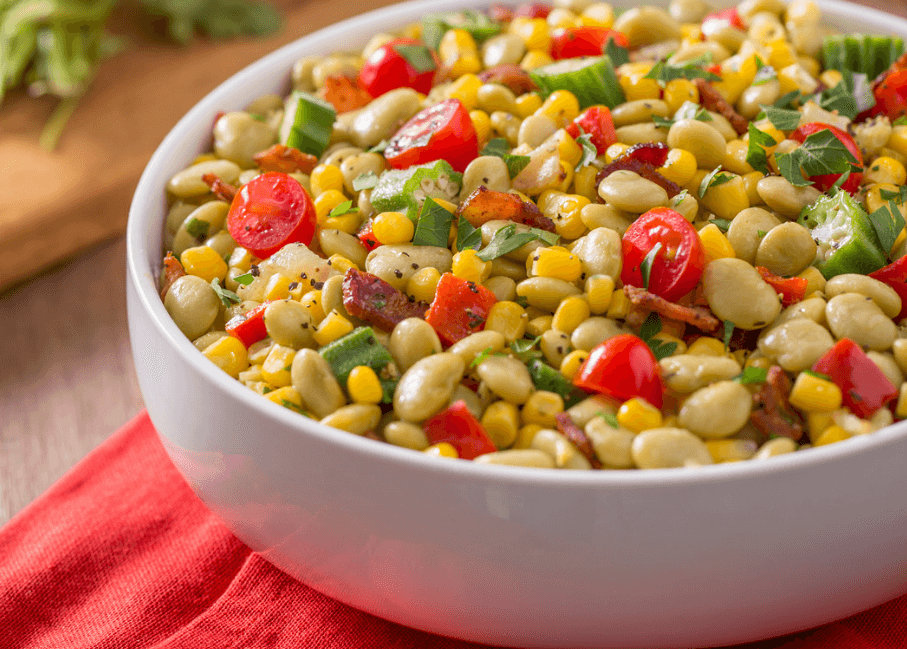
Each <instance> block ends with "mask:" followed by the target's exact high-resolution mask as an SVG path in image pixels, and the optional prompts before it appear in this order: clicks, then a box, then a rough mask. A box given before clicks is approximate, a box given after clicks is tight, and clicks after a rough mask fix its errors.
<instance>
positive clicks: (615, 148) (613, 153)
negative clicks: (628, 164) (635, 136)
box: [605, 142, 630, 164]
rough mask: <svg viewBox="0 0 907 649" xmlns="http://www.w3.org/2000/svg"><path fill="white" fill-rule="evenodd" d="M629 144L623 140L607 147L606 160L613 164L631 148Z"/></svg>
mask: <svg viewBox="0 0 907 649" xmlns="http://www.w3.org/2000/svg"><path fill="white" fill-rule="evenodd" d="M629 148H630V147H629V145H627V144H623V143H622V142H616V143H614V144H612V145H611V146H609V147H608V148H607V149H605V162H607V163H608V164H611V163H612V162H614V161H615V160H617V159H618V158H619V157H621V156H622V155H623V154H624V153H626V151H627V149H629Z"/></svg>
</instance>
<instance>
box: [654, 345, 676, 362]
mask: <svg viewBox="0 0 907 649" xmlns="http://www.w3.org/2000/svg"><path fill="white" fill-rule="evenodd" d="M649 349H651V350H652V355H653V356H654V357H655V360H658V361H660V360H661V359H662V358H667V357H668V356H673V355H674V352H676V351H677V343H676V342H674V341H671V342H667V343H663V342H661V341H658V340H652V341H650V345H649Z"/></svg>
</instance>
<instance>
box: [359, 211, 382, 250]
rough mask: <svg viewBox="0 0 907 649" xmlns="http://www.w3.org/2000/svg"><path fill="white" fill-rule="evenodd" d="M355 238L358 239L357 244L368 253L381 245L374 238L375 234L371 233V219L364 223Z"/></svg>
mask: <svg viewBox="0 0 907 649" xmlns="http://www.w3.org/2000/svg"><path fill="white" fill-rule="evenodd" d="M357 236H358V237H359V243H361V244H362V245H363V246H364V247H365V249H366V250H368V251H369V252H371V251H372V250H374V249H375V248H377V247H378V246H380V245H381V243H380V242H379V241H378V239H377V238H376V237H375V233H374V232H372V220H371V219H369V220H368V221H366V222H365V225H363V226H362V228H361V229H360V230H359V233H358V234H357Z"/></svg>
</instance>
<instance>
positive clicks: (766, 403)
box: [750, 365, 804, 442]
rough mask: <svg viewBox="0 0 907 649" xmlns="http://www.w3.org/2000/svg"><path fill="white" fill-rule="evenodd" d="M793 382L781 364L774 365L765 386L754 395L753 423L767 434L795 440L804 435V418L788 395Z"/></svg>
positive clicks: (751, 416)
mask: <svg viewBox="0 0 907 649" xmlns="http://www.w3.org/2000/svg"><path fill="white" fill-rule="evenodd" d="M790 389H791V382H790V379H789V378H787V374H785V373H784V370H782V369H781V367H780V366H779V365H772V366H771V367H770V368H769V370H768V374H767V375H766V378H765V385H764V386H763V388H762V389H761V390H760V391H759V392H757V393H756V394H754V395H753V405H754V406H755V407H756V409H755V410H754V411H753V413H752V414H751V415H750V421H751V422H753V425H754V426H755V427H756V428H758V429H759V430H761V431H762V432H763V433H765V434H766V435H768V436H770V437H772V436H776V435H781V436H783V437H790V438H791V439H792V440H794V441H795V442H796V441H798V440H799V439H800V438H801V437H803V432H804V426H803V418H802V417H801V416H800V414H799V413H798V412H797V411H796V410H794V409H793V408H791V407H790V404H789V403H788V402H787V395H789V394H790Z"/></svg>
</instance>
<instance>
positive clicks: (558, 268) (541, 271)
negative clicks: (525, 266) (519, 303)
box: [528, 247, 583, 283]
mask: <svg viewBox="0 0 907 649" xmlns="http://www.w3.org/2000/svg"><path fill="white" fill-rule="evenodd" d="M528 261H529V264H530V265H531V269H530V275H531V276H533V277H553V278H554V279H562V280H564V281H565V282H571V283H573V282H576V281H577V280H579V276H580V275H582V273H583V263H582V262H581V261H580V259H579V257H577V256H576V255H574V254H573V253H572V252H569V251H568V250H566V249H565V248H560V247H553V248H538V249H536V250H535V252H533V253H532V254H531V255H530V256H529V257H528Z"/></svg>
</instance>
